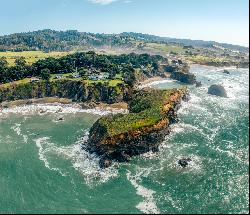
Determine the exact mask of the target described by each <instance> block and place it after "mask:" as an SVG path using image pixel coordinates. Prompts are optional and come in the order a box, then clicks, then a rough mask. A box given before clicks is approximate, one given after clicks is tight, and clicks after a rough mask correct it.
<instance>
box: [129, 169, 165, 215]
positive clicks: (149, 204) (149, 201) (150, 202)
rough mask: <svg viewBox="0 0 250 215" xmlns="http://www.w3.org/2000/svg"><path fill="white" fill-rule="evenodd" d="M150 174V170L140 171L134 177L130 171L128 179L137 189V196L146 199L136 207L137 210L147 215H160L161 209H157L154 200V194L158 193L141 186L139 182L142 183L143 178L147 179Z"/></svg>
mask: <svg viewBox="0 0 250 215" xmlns="http://www.w3.org/2000/svg"><path fill="white" fill-rule="evenodd" d="M145 171H146V172H145ZM149 173H150V171H149V170H148V169H146V170H145V169H144V170H140V171H139V172H138V173H137V174H136V175H135V176H132V174H131V172H130V171H128V173H127V179H128V180H129V181H130V183H131V184H132V185H133V187H134V188H135V189H136V193H137V195H139V196H141V197H143V198H144V200H143V201H142V202H140V203H139V204H138V205H136V208H137V209H139V210H140V211H141V212H142V213H145V214H160V213H161V212H160V209H159V208H158V207H157V205H156V201H155V199H154V194H155V193H156V192H155V191H154V190H151V189H148V188H146V187H144V186H142V185H140V184H139V181H141V177H142V176H144V177H145V174H146V175H148V174H149Z"/></svg>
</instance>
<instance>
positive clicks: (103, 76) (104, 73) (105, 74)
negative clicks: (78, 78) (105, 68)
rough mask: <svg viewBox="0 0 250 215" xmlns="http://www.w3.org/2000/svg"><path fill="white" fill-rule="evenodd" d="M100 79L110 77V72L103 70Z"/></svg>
mask: <svg viewBox="0 0 250 215" xmlns="http://www.w3.org/2000/svg"><path fill="white" fill-rule="evenodd" d="M99 79H100V80H106V79H109V73H107V72H102V73H100V75H99Z"/></svg>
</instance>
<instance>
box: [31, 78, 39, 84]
mask: <svg viewBox="0 0 250 215" xmlns="http://www.w3.org/2000/svg"><path fill="white" fill-rule="evenodd" d="M39 81H40V79H39V78H36V77H32V78H31V79H30V83H35V82H39Z"/></svg>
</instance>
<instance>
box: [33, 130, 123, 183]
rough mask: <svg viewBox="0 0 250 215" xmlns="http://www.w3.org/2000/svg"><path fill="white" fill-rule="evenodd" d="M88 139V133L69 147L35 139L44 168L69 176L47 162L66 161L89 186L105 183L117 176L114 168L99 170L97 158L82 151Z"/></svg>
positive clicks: (44, 138)
mask: <svg viewBox="0 0 250 215" xmlns="http://www.w3.org/2000/svg"><path fill="white" fill-rule="evenodd" d="M87 139H88V131H85V134H84V136H83V137H82V138H80V139H78V140H77V141H76V142H75V143H74V144H72V145H70V146H57V145H56V144H55V143H52V142H51V139H50V138H49V137H42V138H39V139H36V140H35V142H36V146H37V147H38V149H39V152H38V154H39V159H40V160H41V161H43V162H44V165H45V167H46V168H48V169H49V170H52V171H57V172H59V173H60V174H61V175H62V176H69V175H68V174H69V173H68V172H67V170H65V169H62V168H61V167H58V165H57V163H56V162H53V163H51V162H50V161H49V158H50V156H52V157H58V158H62V159H66V160H68V161H70V162H71V164H72V168H74V169H75V170H76V171H78V172H79V173H80V174H81V175H82V176H83V179H84V180H85V182H86V184H88V185H89V186H93V185H97V184H98V183H105V182H107V181H108V180H109V179H111V178H114V177H116V176H117V175H118V170H117V169H116V168H114V166H112V167H110V168H107V169H101V168H100V167H99V158H98V157H97V156H95V155H94V154H90V153H89V152H87V151H86V150H84V148H83V146H84V144H85V143H86V141H87Z"/></svg>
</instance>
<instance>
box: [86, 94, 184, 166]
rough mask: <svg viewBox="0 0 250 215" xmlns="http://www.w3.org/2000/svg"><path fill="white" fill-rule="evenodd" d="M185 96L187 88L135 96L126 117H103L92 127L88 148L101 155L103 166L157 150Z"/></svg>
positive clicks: (120, 115)
mask: <svg viewBox="0 0 250 215" xmlns="http://www.w3.org/2000/svg"><path fill="white" fill-rule="evenodd" d="M186 93H187V90H186V89H183V90H175V89H174V90H152V89H151V90H144V91H141V92H138V93H136V94H135V95H134V96H133V98H132V102H130V104H129V110H130V113H129V114H126V115H122V114H119V115H115V116H106V117H102V118H101V119H99V120H98V121H97V122H96V123H95V124H94V125H93V127H92V128H91V130H90V135H89V140H88V143H87V149H88V150H89V151H90V152H91V153H96V154H97V155H99V156H101V161H100V165H101V166H102V167H107V166H109V164H110V163H111V161H112V160H116V161H119V162H124V161H128V160H129V159H130V157H131V156H135V155H139V154H143V153H146V152H148V151H151V150H152V151H157V150H158V147H159V144H160V143H161V142H162V141H163V140H164V138H165V136H166V135H167V134H168V133H169V125H170V124H171V123H174V122H175V121H176V117H177V115H176V111H177V109H178V107H179V104H180V102H181V100H182V99H183V98H185V95H186Z"/></svg>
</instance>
